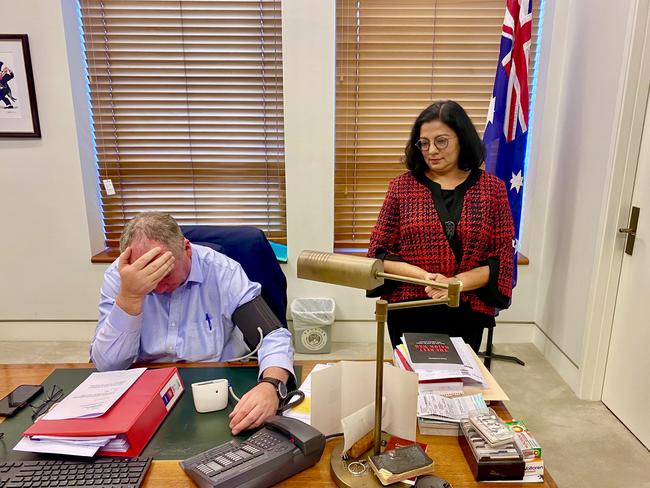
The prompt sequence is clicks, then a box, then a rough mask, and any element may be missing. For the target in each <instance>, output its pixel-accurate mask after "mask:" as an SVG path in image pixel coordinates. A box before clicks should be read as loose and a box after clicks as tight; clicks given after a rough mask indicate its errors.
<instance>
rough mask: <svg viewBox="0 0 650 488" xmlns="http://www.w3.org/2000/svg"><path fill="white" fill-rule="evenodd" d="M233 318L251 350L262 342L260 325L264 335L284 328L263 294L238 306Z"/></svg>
mask: <svg viewBox="0 0 650 488" xmlns="http://www.w3.org/2000/svg"><path fill="white" fill-rule="evenodd" d="M232 320H233V322H234V323H235V325H236V326H237V327H239V330H241V331H242V334H243V335H244V341H246V345H247V346H248V347H249V348H250V350H251V351H252V350H253V349H255V348H256V347H257V344H258V343H259V342H260V333H259V332H258V331H257V328H258V327H259V328H261V329H262V335H263V336H266V335H267V334H269V333H270V332H272V331H274V330H275V329H281V328H282V323H281V322H280V320H278V318H277V317H276V315H275V314H274V313H273V311H272V310H271V309H270V308H269V306H268V305H267V303H266V300H264V298H262V297H261V296H258V297H255V298H253V299H252V300H251V301H250V302H247V303H244V304H243V305H242V306H240V307H238V308H237V310H235V313H233V314H232Z"/></svg>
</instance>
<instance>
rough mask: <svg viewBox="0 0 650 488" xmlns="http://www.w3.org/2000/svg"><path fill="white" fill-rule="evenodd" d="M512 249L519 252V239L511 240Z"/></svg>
mask: <svg viewBox="0 0 650 488" xmlns="http://www.w3.org/2000/svg"><path fill="white" fill-rule="evenodd" d="M512 247H513V248H514V250H515V251H518V250H519V239H513V240H512Z"/></svg>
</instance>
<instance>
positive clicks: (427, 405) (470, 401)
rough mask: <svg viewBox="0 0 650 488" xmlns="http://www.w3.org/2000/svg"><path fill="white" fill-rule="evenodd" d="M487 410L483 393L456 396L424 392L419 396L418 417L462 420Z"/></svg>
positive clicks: (451, 420) (452, 420) (450, 420)
mask: <svg viewBox="0 0 650 488" xmlns="http://www.w3.org/2000/svg"><path fill="white" fill-rule="evenodd" d="M487 412H488V407H487V405H486V404H485V400H483V395H481V394H478V395H471V396H463V397H456V398H447V397H444V396H442V395H436V394H434V393H422V394H420V395H419V396H418V417H426V418H430V419H436V420H446V421H448V422H460V421H461V420H466V419H468V418H469V416H470V415H471V414H475V413H487Z"/></svg>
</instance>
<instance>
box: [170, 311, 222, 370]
mask: <svg viewBox="0 0 650 488" xmlns="http://www.w3.org/2000/svg"><path fill="white" fill-rule="evenodd" d="M179 340H180V341H181V342H182V344H181V347H180V348H179V349H181V351H182V352H181V355H180V356H181V357H180V359H182V360H185V361H219V360H220V359H221V351H222V349H223V334H222V333H221V332H220V331H217V330H216V328H215V324H214V320H206V319H203V320H197V321H194V322H188V323H187V327H186V328H185V330H184V331H183V334H181V335H180V336H179Z"/></svg>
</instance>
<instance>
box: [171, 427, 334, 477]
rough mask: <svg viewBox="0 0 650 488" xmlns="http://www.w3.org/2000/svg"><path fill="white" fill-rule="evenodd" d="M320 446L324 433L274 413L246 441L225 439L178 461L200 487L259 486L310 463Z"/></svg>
mask: <svg viewBox="0 0 650 488" xmlns="http://www.w3.org/2000/svg"><path fill="white" fill-rule="evenodd" d="M323 449H325V437H324V436H323V434H321V433H320V432H318V431H317V430H316V429H314V428H313V427H312V426H310V425H308V424H305V423H304V422H301V421H300V420H296V419H293V418H289V417H279V416H274V417H270V418H269V419H267V421H266V422H265V423H264V427H263V428H262V429H260V430H258V431H257V432H255V433H254V434H253V435H251V436H250V437H249V438H248V439H246V440H245V441H243V442H241V441H238V440H232V441H230V442H226V443H224V444H222V445H220V446H216V447H213V448H212V449H208V450H207V451H205V452H202V453H200V454H197V455H196V456H193V457H191V458H189V459H186V460H185V461H181V463H180V464H181V467H182V468H183V470H184V471H185V472H186V473H187V475H188V476H189V477H190V478H192V479H193V480H194V482H195V483H196V484H197V485H199V486H200V487H201V488H213V487H217V486H218V487H219V488H235V487H237V488H253V487H255V488H262V487H266V486H272V485H274V484H275V483H279V482H280V481H282V480H284V479H286V478H289V477H290V476H293V475H294V474H296V473H298V472H300V471H302V470H304V469H307V468H309V467H310V466H313V465H314V464H316V463H317V462H318V460H319V459H320V457H321V455H322V454H323Z"/></svg>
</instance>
